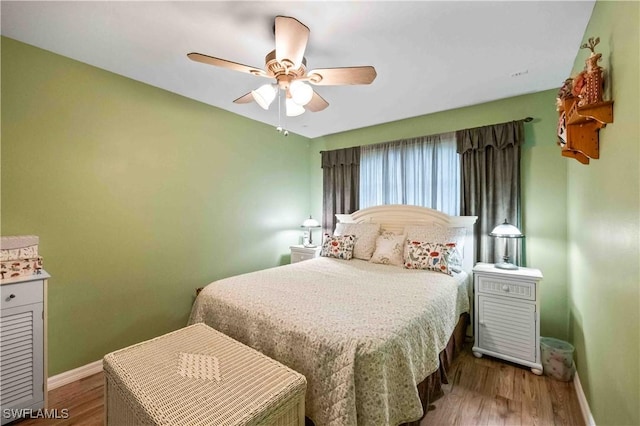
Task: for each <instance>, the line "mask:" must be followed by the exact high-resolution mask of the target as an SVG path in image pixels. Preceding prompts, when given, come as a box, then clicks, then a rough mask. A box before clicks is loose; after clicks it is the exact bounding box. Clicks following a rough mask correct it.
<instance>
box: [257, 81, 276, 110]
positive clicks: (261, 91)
mask: <svg viewBox="0 0 640 426" xmlns="http://www.w3.org/2000/svg"><path fill="white" fill-rule="evenodd" d="M276 93H277V89H276V88H275V86H274V85H273V84H263V85H262V86H260V87H258V88H257V89H256V90H252V91H251V96H253V99H254V100H255V101H256V103H257V104H258V105H260V106H261V107H262V109H269V105H271V102H273V100H274V99H275V98H276Z"/></svg>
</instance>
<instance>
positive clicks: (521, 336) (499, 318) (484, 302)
mask: <svg viewBox="0 0 640 426" xmlns="http://www.w3.org/2000/svg"><path fill="white" fill-rule="evenodd" d="M535 314H536V307H535V305H532V304H530V303H517V302H516V303H514V302H511V301H509V300H500V299H498V300H496V298H495V297H486V296H482V295H480V296H479V297H478V336H479V338H480V339H479V343H480V347H481V348H483V349H486V350H489V351H493V352H497V353H501V354H504V355H509V356H512V357H515V358H519V359H523V360H526V361H530V362H535V360H536V350H535V344H536V321H535Z"/></svg>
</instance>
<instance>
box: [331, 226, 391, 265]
mask: <svg viewBox="0 0 640 426" xmlns="http://www.w3.org/2000/svg"><path fill="white" fill-rule="evenodd" d="M333 235H353V236H355V237H356V241H355V245H354V247H353V257H355V258H356V259H362V260H369V259H371V255H372V254H373V251H374V250H375V248H376V238H378V235H380V224H379V223H338V224H336V230H335V232H334V233H333Z"/></svg>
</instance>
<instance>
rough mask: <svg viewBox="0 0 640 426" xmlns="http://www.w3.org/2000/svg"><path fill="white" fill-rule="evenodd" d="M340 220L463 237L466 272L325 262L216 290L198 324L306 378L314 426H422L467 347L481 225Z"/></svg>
mask: <svg viewBox="0 0 640 426" xmlns="http://www.w3.org/2000/svg"><path fill="white" fill-rule="evenodd" d="M337 216H338V220H339V222H341V223H344V224H347V223H358V224H363V223H376V224H380V227H381V228H382V229H383V230H386V231H390V232H394V233H396V234H401V233H402V232H403V230H404V229H405V227H406V226H415V225H420V226H429V227H436V228H443V229H448V228H456V229H462V228H464V229H465V230H466V232H465V235H464V244H460V245H462V246H463V247H462V250H461V252H462V253H461V254H462V265H461V269H462V270H461V271H460V272H452V273H451V275H448V274H444V273H440V272H434V271H426V270H414V269H405V268H403V267H399V266H390V265H383V264H375V263H371V262H368V261H365V260H359V259H352V260H343V259H334V258H326V257H320V258H317V259H313V260H308V261H304V262H299V263H295V264H291V265H285V266H280V267H276V268H271V269H267V270H264V271H258V272H253V273H249V274H243V275H239V276H237V277H231V278H227V279H223V280H220V281H216V282H214V283H211V284H210V285H208V286H207V287H205V288H204V290H203V291H202V292H201V293H200V295H199V296H198V298H197V299H196V302H195V303H194V306H193V310H192V313H191V317H190V320H189V322H190V324H193V323H197V322H204V323H206V324H208V325H210V326H212V327H213V328H216V329H217V330H219V331H222V332H223V333H225V334H227V335H229V336H231V337H233V338H234V339H236V340H238V341H240V342H243V343H245V344H247V345H249V346H251V347H253V348H255V349H257V350H259V351H261V352H262V353H264V354H265V355H267V356H270V357H271V358H273V359H276V360H278V361H280V362H282V363H283V364H285V365H287V366H289V367H290V368H292V369H294V370H296V371H298V372H300V373H302V374H303V375H305V376H306V378H307V382H308V385H307V395H306V415H307V417H309V418H310V419H311V420H312V421H313V422H314V423H315V424H316V426H324V425H356V424H358V425H394V426H395V425H398V424H402V423H407V422H414V421H417V420H419V419H420V418H421V417H422V416H423V414H424V408H425V404H426V403H427V402H428V401H426V400H428V398H429V397H430V395H429V394H433V392H434V390H433V385H436V388H437V387H438V386H439V384H440V380H441V374H442V369H443V367H445V366H444V365H443V364H446V363H447V362H448V361H449V360H450V356H448V355H450V353H449V352H450V351H449V352H448V351H447V348H448V347H449V349H451V348H450V347H451V346H452V345H455V344H456V343H458V344H459V343H460V342H459V340H460V334H461V332H462V336H464V328H465V327H464V322H462V323H460V322H459V320H460V318H465V313H466V312H468V311H469V296H468V294H469V293H468V288H469V277H470V271H471V267H472V260H473V256H472V251H473V224H474V223H475V221H476V218H475V217H454V216H448V215H445V214H443V213H441V212H438V211H435V210H431V209H426V208H422V207H415V206H398V205H395V206H378V207H372V208H368V209H363V210H360V211H358V212H355V213H353V214H350V215H337ZM455 334H457V335H458V337H457V338H456V339H454V338H453V337H452V336H453V335H455ZM454 340H456V341H455V342H454Z"/></svg>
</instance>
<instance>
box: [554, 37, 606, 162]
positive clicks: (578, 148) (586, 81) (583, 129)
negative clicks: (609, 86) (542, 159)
mask: <svg viewBox="0 0 640 426" xmlns="http://www.w3.org/2000/svg"><path fill="white" fill-rule="evenodd" d="M598 43H600V37H595V38H594V37H591V38H589V39H588V40H587V43H584V44H583V45H582V46H580V48H581V49H589V50H590V51H591V55H589V57H588V58H587V59H586V61H585V69H584V70H582V71H581V72H580V73H579V74H578V75H576V76H575V77H572V78H567V79H566V80H565V81H564V83H563V85H562V87H561V88H560V90H559V91H558V96H557V98H556V109H557V110H558V131H557V138H558V145H560V148H561V150H562V156H564V157H569V158H574V159H576V160H578V161H579V162H580V163H582V164H589V160H590V159H597V158H600V140H599V131H600V129H601V128H603V127H605V126H606V125H607V123H613V101H604V100H603V91H604V84H605V79H604V69H603V68H602V67H600V66H599V65H598V62H599V61H600V60H601V59H602V54H600V53H596V52H595V47H596V46H597V45H598Z"/></svg>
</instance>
